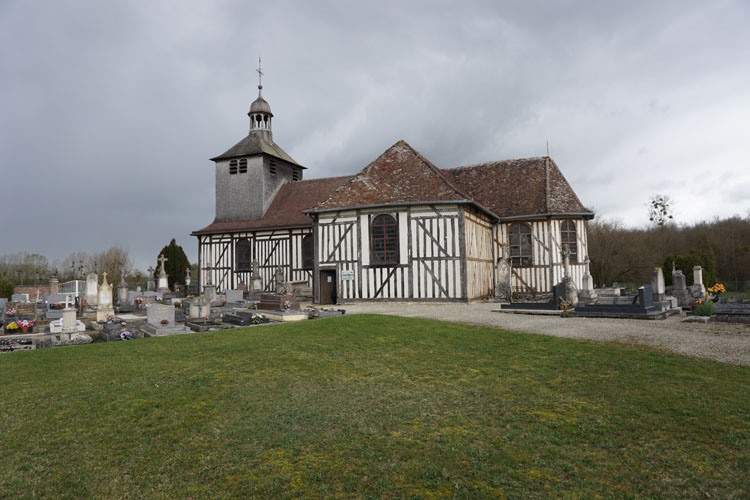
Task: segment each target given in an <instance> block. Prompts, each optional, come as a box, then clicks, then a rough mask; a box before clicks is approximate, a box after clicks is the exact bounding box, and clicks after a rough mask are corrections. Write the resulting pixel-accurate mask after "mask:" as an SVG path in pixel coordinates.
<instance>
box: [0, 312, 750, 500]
mask: <svg viewBox="0 0 750 500" xmlns="http://www.w3.org/2000/svg"><path fill="white" fill-rule="evenodd" d="M0 379H2V381H3V383H2V384H1V385H0V422H1V423H2V426H3V434H2V439H0V470H2V474H1V475H0V497H2V498H107V499H114V498H144V499H158V498H182V499H185V498H201V499H204V498H205V499H209V498H210V499H216V498H321V497H336V498H408V499H412V498H413V499H417V498H550V497H554V498H704V495H705V494H706V493H708V494H709V495H710V497H711V498H722V499H725V498H748V496H749V495H750V489H749V488H748V483H747V478H748V470H750V457H749V455H750V423H749V422H750V398H749V397H748V395H749V394H750V369H748V368H747V367H737V366H731V365H723V364H719V363H714V362H709V361H702V360H696V359H691V358H686V357H680V356H676V355H670V354H665V353H661V352H656V351H652V350H645V349H635V348H629V347H623V346H619V345H613V344H601V343H592V342H583V341H575V340H567V339H558V338H553V337H545V336H538V335H529V334H519V333H511V332H505V331H502V330H498V329H492V328H480V327H472V326H462V325H457V324H449V323H441V322H436V321H426V320H417V319H402V318H392V317H383V316H352V317H348V316H345V317H341V318H332V319H323V320H315V321H309V322H304V323H296V324H286V325H279V326H269V327H256V328H248V329H236V330H230V331H224V332H211V333H204V334H198V335H184V336H174V337H165V338H154V339H145V340H137V341H130V342H117V343H110V344H92V345H86V346H78V347H66V348H58V349H47V350H40V351H30V352H19V353H13V354H7V355H2V356H0Z"/></svg>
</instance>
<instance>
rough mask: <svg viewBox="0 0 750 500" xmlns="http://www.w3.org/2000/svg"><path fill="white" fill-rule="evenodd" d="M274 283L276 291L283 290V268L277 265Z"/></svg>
mask: <svg viewBox="0 0 750 500" xmlns="http://www.w3.org/2000/svg"><path fill="white" fill-rule="evenodd" d="M274 283H275V285H276V293H283V292H284V270H283V269H281V266H278V267H277V268H276V272H275V273H274Z"/></svg>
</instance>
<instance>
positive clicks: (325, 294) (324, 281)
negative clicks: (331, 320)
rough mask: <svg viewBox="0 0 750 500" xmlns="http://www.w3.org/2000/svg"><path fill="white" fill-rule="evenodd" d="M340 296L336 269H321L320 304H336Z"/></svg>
mask: <svg viewBox="0 0 750 500" xmlns="http://www.w3.org/2000/svg"><path fill="white" fill-rule="evenodd" d="M337 298H338V294H337V290H336V271H327V270H321V271H320V304H321V305H324V304H335V303H336V299H337Z"/></svg>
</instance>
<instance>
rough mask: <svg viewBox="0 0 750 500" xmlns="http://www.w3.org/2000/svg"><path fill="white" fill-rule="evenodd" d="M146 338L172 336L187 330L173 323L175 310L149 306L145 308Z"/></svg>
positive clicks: (157, 305)
mask: <svg viewBox="0 0 750 500" xmlns="http://www.w3.org/2000/svg"><path fill="white" fill-rule="evenodd" d="M143 328H144V332H145V334H146V336H159V335H174V334H178V333H187V332H189V331H190V329H189V328H187V327H185V325H183V324H177V323H175V308H174V306H168V305H165V304H149V305H148V306H146V325H144V327H143Z"/></svg>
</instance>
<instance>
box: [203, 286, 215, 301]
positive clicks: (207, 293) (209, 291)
mask: <svg viewBox="0 0 750 500" xmlns="http://www.w3.org/2000/svg"><path fill="white" fill-rule="evenodd" d="M203 296H204V297H206V301H207V302H213V301H215V300H216V285H211V284H208V285H204V286H203Z"/></svg>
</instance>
